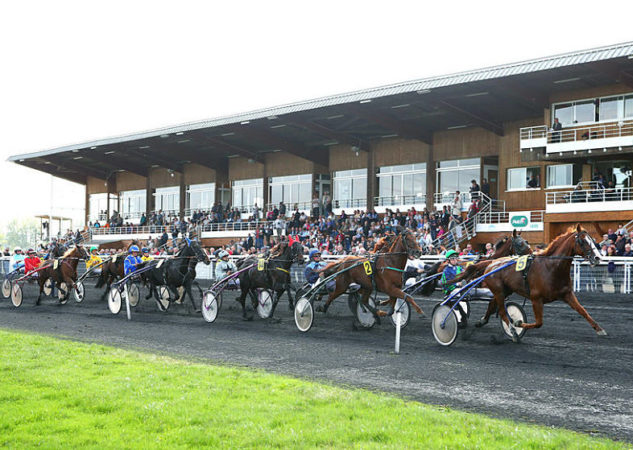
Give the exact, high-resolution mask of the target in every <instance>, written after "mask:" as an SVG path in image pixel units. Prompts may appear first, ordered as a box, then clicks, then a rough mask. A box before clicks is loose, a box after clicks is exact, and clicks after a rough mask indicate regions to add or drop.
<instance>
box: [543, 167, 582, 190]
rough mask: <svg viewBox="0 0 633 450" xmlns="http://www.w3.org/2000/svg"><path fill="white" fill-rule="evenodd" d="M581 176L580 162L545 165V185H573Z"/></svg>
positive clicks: (549, 186)
mask: <svg viewBox="0 0 633 450" xmlns="http://www.w3.org/2000/svg"><path fill="white" fill-rule="evenodd" d="M581 178H582V166H581V165H580V164H560V165H556V166H547V187H548V188H551V187H573V186H574V185H575V184H576V183H577V182H579V181H580V180H581Z"/></svg>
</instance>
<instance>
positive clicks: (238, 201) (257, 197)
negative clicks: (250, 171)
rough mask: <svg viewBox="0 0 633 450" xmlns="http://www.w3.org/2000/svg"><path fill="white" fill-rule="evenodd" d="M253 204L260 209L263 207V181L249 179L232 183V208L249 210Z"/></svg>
mask: <svg viewBox="0 0 633 450" xmlns="http://www.w3.org/2000/svg"><path fill="white" fill-rule="evenodd" d="M255 204H257V206H258V207H260V208H261V207H262V206H263V205H264V180H263V179H262V178H251V179H249V180H235V181H233V206H235V207H238V208H247V209H250V208H252V207H253V206H255Z"/></svg>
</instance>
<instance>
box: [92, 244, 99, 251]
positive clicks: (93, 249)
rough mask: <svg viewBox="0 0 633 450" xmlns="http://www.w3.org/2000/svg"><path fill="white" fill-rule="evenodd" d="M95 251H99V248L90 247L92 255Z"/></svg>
mask: <svg viewBox="0 0 633 450" xmlns="http://www.w3.org/2000/svg"><path fill="white" fill-rule="evenodd" d="M95 250H99V247H97V246H96V245H93V246H92V247H90V253H92V252H94V251H95Z"/></svg>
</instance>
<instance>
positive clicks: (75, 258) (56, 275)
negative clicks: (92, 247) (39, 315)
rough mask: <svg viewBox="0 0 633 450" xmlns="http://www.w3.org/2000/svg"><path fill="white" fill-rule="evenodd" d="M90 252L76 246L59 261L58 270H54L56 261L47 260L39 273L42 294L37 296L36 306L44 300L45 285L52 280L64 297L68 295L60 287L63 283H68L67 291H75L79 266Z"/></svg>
mask: <svg viewBox="0 0 633 450" xmlns="http://www.w3.org/2000/svg"><path fill="white" fill-rule="evenodd" d="M88 257H89V256H88V252H87V251H86V249H85V248H83V246H81V245H79V244H78V245H76V246H75V247H74V248H72V249H70V250H67V251H66V253H64V255H63V256H62V257H61V258H60V259H59V260H58V261H59V262H58V265H57V268H54V261H55V260H46V261H44V263H43V264H42V266H41V267H42V269H41V270H39V271H38V279H37V280H38V283H39V285H40V293H39V295H38V296H37V301H36V302H35V304H36V305H39V304H40V300H41V298H42V292H43V291H44V284H45V283H46V281H47V280H48V279H49V278H50V279H52V280H53V283H54V284H57V288H58V289H59V290H60V291H61V293H62V294H63V295H66V291H65V290H63V289H62V288H61V287H60V286H61V283H62V282H63V283H66V289H73V288H74V287H75V283H76V281H77V265H78V264H79V260H80V259H88Z"/></svg>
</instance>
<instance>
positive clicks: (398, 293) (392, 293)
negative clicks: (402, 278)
mask: <svg viewBox="0 0 633 450" xmlns="http://www.w3.org/2000/svg"><path fill="white" fill-rule="evenodd" d="M384 293H385V294H387V295H388V296H389V297H393V298H402V299H404V300H405V301H407V302H408V303H409V304H410V305H411V306H413V308H414V309H415V311H416V312H417V313H418V314H424V311H422V308H420V307H419V306H418V304H417V303H416V302H415V300H413V297H411V296H410V295H409V294H405V293H404V292H402V289H400V288H399V287H397V286H395V285H393V284H392V285H391V286H389V287H388V288H387V289H386V290H385V291H384ZM393 305H395V300H394V303H393ZM393 305H392V309H391V310H392V312H393ZM385 314H386V313H385Z"/></svg>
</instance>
